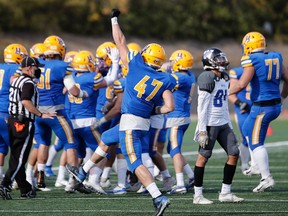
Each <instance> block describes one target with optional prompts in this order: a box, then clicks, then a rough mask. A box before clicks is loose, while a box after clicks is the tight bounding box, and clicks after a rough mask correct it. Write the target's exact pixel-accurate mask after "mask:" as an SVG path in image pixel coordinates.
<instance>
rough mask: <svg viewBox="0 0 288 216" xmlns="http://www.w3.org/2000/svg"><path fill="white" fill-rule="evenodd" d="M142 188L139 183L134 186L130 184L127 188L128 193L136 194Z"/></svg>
mask: <svg viewBox="0 0 288 216" xmlns="http://www.w3.org/2000/svg"><path fill="white" fill-rule="evenodd" d="M141 186H142V184H141V182H136V183H134V184H130V187H129V188H127V191H128V192H137V191H138V190H139V189H140V187H141Z"/></svg>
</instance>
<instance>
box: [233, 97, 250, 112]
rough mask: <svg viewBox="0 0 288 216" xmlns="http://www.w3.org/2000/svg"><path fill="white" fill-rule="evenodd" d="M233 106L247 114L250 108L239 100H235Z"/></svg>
mask: <svg viewBox="0 0 288 216" xmlns="http://www.w3.org/2000/svg"><path fill="white" fill-rule="evenodd" d="M235 105H236V106H238V107H239V108H240V110H241V112H242V113H243V112H249V111H250V106H249V104H248V103H246V102H243V101H240V100H239V99H237V100H236V102H235Z"/></svg>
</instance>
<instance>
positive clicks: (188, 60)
mask: <svg viewBox="0 0 288 216" xmlns="http://www.w3.org/2000/svg"><path fill="white" fill-rule="evenodd" d="M169 60H170V61H171V63H172V71H173V72H175V71H181V70H189V69H191V68H192V66H193V63H194V59H193V56H192V55H191V53H190V52H188V51H187V50H176V51H175V52H173V53H172V55H171V57H170V59H169Z"/></svg>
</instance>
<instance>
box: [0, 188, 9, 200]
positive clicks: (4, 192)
mask: <svg viewBox="0 0 288 216" xmlns="http://www.w3.org/2000/svg"><path fill="white" fill-rule="evenodd" d="M10 192H11V189H9V188H6V187H4V186H3V185H0V196H1V197H2V198H3V199H4V200H12V196H11V194H10Z"/></svg>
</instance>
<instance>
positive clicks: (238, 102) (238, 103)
mask: <svg viewBox="0 0 288 216" xmlns="http://www.w3.org/2000/svg"><path fill="white" fill-rule="evenodd" d="M241 103H242V102H241V101H240V100H239V99H237V100H236V101H235V103H234V104H235V105H236V106H238V107H239V106H240V104H241Z"/></svg>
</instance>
